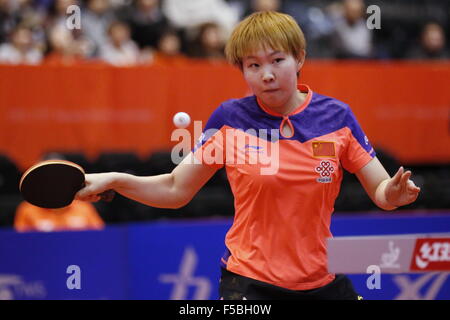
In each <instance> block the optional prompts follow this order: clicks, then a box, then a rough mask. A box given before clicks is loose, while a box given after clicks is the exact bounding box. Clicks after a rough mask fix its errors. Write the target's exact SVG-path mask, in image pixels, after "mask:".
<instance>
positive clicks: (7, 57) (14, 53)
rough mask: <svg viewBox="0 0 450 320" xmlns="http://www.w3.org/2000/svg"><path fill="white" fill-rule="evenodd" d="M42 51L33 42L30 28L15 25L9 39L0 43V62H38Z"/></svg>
mask: <svg viewBox="0 0 450 320" xmlns="http://www.w3.org/2000/svg"><path fill="white" fill-rule="evenodd" d="M41 60H42V52H41V51H40V50H39V49H37V48H36V44H35V43H34V42H33V38H32V33H31V30H30V29H28V28H26V27H23V26H17V27H16V28H15V29H14V30H13V31H12V33H11V41H10V42H7V43H4V44H2V45H0V63H4V64H39V63H40V62H41Z"/></svg>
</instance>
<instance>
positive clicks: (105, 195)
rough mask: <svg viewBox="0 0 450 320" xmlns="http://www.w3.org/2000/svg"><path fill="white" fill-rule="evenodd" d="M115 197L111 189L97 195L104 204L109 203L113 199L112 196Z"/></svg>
mask: <svg viewBox="0 0 450 320" xmlns="http://www.w3.org/2000/svg"><path fill="white" fill-rule="evenodd" d="M115 195H116V192H115V191H114V190H113V189H109V190H106V191H103V192H102V193H100V194H99V196H100V199H101V200H103V201H106V202H111V201H112V199H114V196H115Z"/></svg>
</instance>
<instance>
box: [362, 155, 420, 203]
mask: <svg viewBox="0 0 450 320" xmlns="http://www.w3.org/2000/svg"><path fill="white" fill-rule="evenodd" d="M355 174H356V176H357V177H358V179H359V181H360V182H361V184H362V186H363V187H364V189H365V190H366V192H367V194H368V195H369V197H370V198H371V199H372V201H373V202H374V203H375V204H376V205H377V206H378V207H380V208H381V209H384V210H394V209H396V208H397V207H400V206H404V205H407V204H410V203H412V202H414V201H416V199H417V197H418V195H419V192H420V188H419V187H417V186H416V185H415V184H414V182H413V181H412V180H410V179H409V178H410V177H411V171H409V170H408V171H405V170H404V168H403V167H400V168H399V169H398V171H397V173H396V174H395V175H394V176H393V177H392V178H391V177H390V176H389V174H388V173H387V171H386V169H385V168H384V167H383V165H382V164H381V163H380V161H379V160H378V158H376V157H375V158H373V159H372V160H371V161H370V162H369V163H368V164H366V165H365V166H364V167H363V168H361V169H360V170H359V171H357V172H356V173H355Z"/></svg>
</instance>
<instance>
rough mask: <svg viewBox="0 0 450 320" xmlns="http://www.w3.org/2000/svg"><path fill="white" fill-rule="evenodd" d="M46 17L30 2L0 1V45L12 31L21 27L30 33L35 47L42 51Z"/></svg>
mask: <svg viewBox="0 0 450 320" xmlns="http://www.w3.org/2000/svg"><path fill="white" fill-rule="evenodd" d="M46 15H47V13H46V11H45V10H43V9H41V8H40V7H37V6H35V4H34V3H33V1H32V0H16V1H13V0H0V43H2V42H5V41H7V40H8V36H9V35H10V34H11V33H12V31H13V29H14V28H15V27H17V26H18V25H21V26H23V27H26V28H28V29H29V30H30V31H31V36H32V38H33V42H34V43H35V45H36V46H37V47H39V49H40V50H44V49H45V30H44V21H45V19H46Z"/></svg>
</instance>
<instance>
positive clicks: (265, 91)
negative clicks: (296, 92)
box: [263, 89, 279, 93]
mask: <svg viewBox="0 0 450 320" xmlns="http://www.w3.org/2000/svg"><path fill="white" fill-rule="evenodd" d="M278 90H279V89H267V90H264V91H263V92H264V93H273V92H277V91H278Z"/></svg>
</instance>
